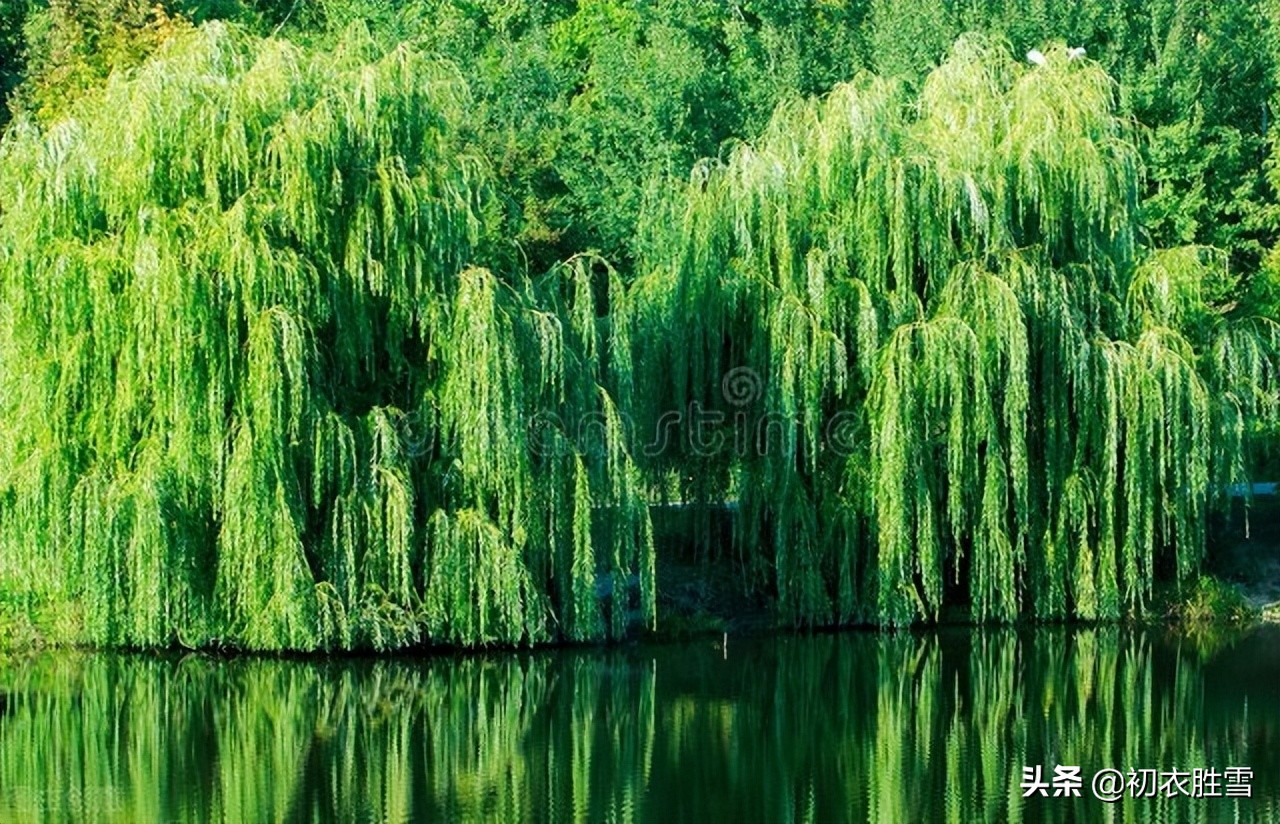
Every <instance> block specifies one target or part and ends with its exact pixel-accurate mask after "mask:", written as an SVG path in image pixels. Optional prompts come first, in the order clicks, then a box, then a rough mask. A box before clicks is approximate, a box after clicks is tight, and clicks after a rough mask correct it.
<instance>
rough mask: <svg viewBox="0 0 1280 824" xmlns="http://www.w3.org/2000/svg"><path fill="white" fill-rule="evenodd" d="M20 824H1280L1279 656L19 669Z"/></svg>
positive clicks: (9, 796) (1263, 634)
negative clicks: (1062, 776)
mask: <svg viewBox="0 0 1280 824" xmlns="http://www.w3.org/2000/svg"><path fill="white" fill-rule="evenodd" d="M1037 766H1039V767H1040V768H1041V770H1042V774H1041V777H1042V779H1043V782H1044V783H1045V784H1047V785H1048V786H1047V789H1046V795H1044V796H1041V795H1040V794H1039V793H1036V794H1034V795H1032V796H1031V797H1029V798H1024V797H1023V792H1024V781H1027V780H1029V779H1033V778H1034V777H1035V775H1034V768H1035V767H1037ZM1057 766H1075V767H1079V768H1080V776H1081V784H1080V796H1079V797H1074V796H1072V795H1064V796H1061V797H1055V796H1054V792H1055V784H1056V785H1057V789H1059V790H1062V791H1064V792H1070V789H1069V785H1070V783H1071V782H1069V781H1066V780H1059V781H1057V782H1055V781H1054V778H1055V767H1057ZM1028 767H1030V768H1032V771H1031V773H1030V774H1029V775H1028V774H1027V773H1024V768H1028ZM1235 768H1248V769H1251V770H1252V774H1251V776H1250V775H1249V774H1248V773H1244V772H1242V771H1239V770H1236V769H1235ZM1143 769H1146V770H1151V771H1154V772H1153V773H1149V774H1145V775H1144V774H1142V773H1140V772H1135V773H1134V777H1135V778H1136V779H1137V781H1135V782H1134V784H1133V785H1132V786H1128V785H1126V786H1125V787H1124V788H1123V789H1122V790H1121V794H1123V795H1124V797H1123V798H1121V799H1120V800H1119V801H1114V802H1105V801H1101V800H1099V799H1098V798H1097V797H1096V792H1095V787H1094V778H1095V776H1096V775H1097V774H1098V773H1099V772H1100V771H1104V770H1119V771H1121V775H1122V778H1123V779H1124V780H1125V781H1127V779H1129V778H1130V771H1138V770H1143ZM1228 770H1232V771H1231V772H1228ZM1174 771H1178V772H1176V773H1175V772H1174ZM1196 771H1200V772H1196ZM1210 771H1212V772H1210ZM1183 772H1185V773H1186V775H1185V776H1183ZM1171 773H1173V778H1172V779H1170V774H1171ZM1149 779H1154V781H1155V783H1156V784H1158V785H1164V784H1167V785H1168V786H1166V787H1165V788H1164V792H1163V793H1159V797H1154V798H1153V797H1150V796H1149V795H1148V792H1149V791H1153V792H1159V789H1160V788H1159V787H1158V786H1157V787H1151V786H1143V785H1142V784H1141V782H1142V781H1143V780H1149ZM1106 780H1107V781H1114V780H1115V779H1114V775H1113V774H1110V773H1108V779H1106ZM1101 789H1102V791H1103V794H1110V793H1111V792H1114V787H1112V788H1111V789H1110V792H1108V785H1104V786H1102V787H1101ZM1245 790H1248V791H1249V792H1250V796H1248V797H1243V796H1239V795H1235V794H1236V793H1241V792H1244V791H1245ZM1197 792H1198V794H1199V795H1201V796H1203V797H1191V794H1192V793H1197ZM1171 794H1172V795H1171ZM0 821H3V822H10V821H14V822H44V821H59V822H62V821H86V822H87V821H93V822H111V821H120V822H138V824H142V823H143V822H162V821H164V822H188V821H190V822H196V821H219V822H223V821H225V822H237V824H238V823H239V822H257V821H273V822H289V821H353V822H355V821H370V822H372V821H389V822H402V821H446V822H459V821H512V822H514V821H556V822H560V821H564V822H597V821H607V822H633V821H635V822H640V821H653V822H678V821H696V822H714V821H787V822H790V821H836V822H838V821H858V822H881V821H883V822H904V821H939V822H945V821H950V822H978V821H1013V822H1018V821H1028V822H1030V821H1046V822H1067V821H1117V822H1129V821H1161V822H1176V821H1192V822H1201V821H1203V822H1216V821H1242V822H1268V821H1280V628H1276V627H1261V628H1259V629H1256V630H1254V631H1252V632H1251V633H1249V634H1247V635H1245V636H1243V637H1239V638H1235V639H1233V640H1231V641H1230V642H1229V643H1228V642H1222V641H1215V640H1214V639H1205V638H1201V639H1194V638H1188V637H1180V636H1176V635H1167V634H1164V633H1162V632H1152V631H1136V630H1127V629H1122V628H1116V627H1109V628H1099V629H1071V630H1068V629H1061V628H1059V629H1046V630H1036V631H1014V630H953V631H937V632H928V633H898V634H873V633H844V634H831V635H815V636H774V637H768V638H757V639H742V640H737V639H734V638H732V637H731V638H729V639H728V644H727V646H722V644H721V642H720V640H719V639H716V640H714V641H711V640H707V641H699V642H696V643H688V644H673V645H663V646H639V645H638V646H631V647H624V648H614V649H607V650H568V651H566V650H550V651H540V652H525V653H502V654H497V653H494V654H485V655H469V656H432V657H422V658H413V659H410V658H396V659H378V660H370V659H354V658H341V659H321V660H316V659H310V660H306V659H304V660H287V659H285V660H282V659H263V658H250V657H243V658H219V657H212V656H205V655H188V656H185V657H178V656H159V657H157V656H154V655H109V654H88V653H68V652H58V653H50V654H43V655H36V656H33V657H28V658H22V659H20V660H17V661H14V660H12V659H11V660H9V661H7V662H5V663H3V664H2V665H0Z"/></svg>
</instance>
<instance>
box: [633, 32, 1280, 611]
mask: <svg viewBox="0 0 1280 824" xmlns="http://www.w3.org/2000/svg"><path fill="white" fill-rule="evenodd" d="M1116 96H1117V93H1116V88H1115V86H1114V84H1113V82H1112V81H1111V80H1110V79H1109V78H1108V77H1107V75H1106V74H1105V72H1104V71H1103V70H1102V69H1101V68H1100V67H1098V66H1097V65H1096V64H1094V63H1092V62H1090V61H1086V60H1069V59H1068V58H1067V55H1066V54H1065V52H1064V50H1062V49H1058V50H1051V51H1050V53H1049V56H1048V61H1047V64H1046V65H1044V66H1030V65H1025V64H1020V63H1018V62H1015V61H1014V60H1013V59H1012V58H1011V56H1010V55H1009V50H1008V48H1007V47H1003V46H1000V45H999V44H992V43H989V42H986V41H983V40H980V39H976V38H962V39H961V40H960V41H959V42H958V43H957V44H956V46H955V48H954V50H953V52H952V54H951V56H950V57H949V59H948V60H947V61H946V62H945V63H944V64H943V65H942V66H941V67H939V68H938V69H937V70H935V71H934V72H933V73H932V74H931V75H930V76H929V77H928V79H927V80H926V82H925V83H924V84H923V86H922V89H921V91H920V93H919V95H918V97H916V98H914V99H912V98H909V97H908V96H907V94H906V92H905V91H904V90H903V89H902V88H901V87H899V86H897V85H895V84H894V83H891V82H889V81H885V80H882V79H878V78H874V77H868V76H862V77H859V78H858V79H856V80H855V81H853V82H851V83H848V84H845V85H842V86H840V87H838V88H837V89H836V90H835V91H833V92H832V93H831V94H830V95H829V96H827V97H825V98H822V99H819V100H813V101H796V102H793V103H790V104H786V105H784V106H782V107H780V109H779V110H778V112H777V113H776V114H775V117H774V120H773V122H772V123H771V125H770V126H769V128H768V129H767V130H766V132H765V133H764V134H763V135H762V136H761V137H760V139H759V140H758V141H756V142H754V143H752V144H742V145H738V146H736V147H734V148H733V149H732V150H731V151H729V152H728V153H727V155H726V156H725V157H723V158H722V159H721V160H719V161H716V162H708V163H704V164H702V165H700V166H699V167H698V168H697V169H695V171H694V174H693V176H692V178H691V180H690V181H689V182H688V184H687V185H684V186H681V187H677V188H676V189H675V190H674V191H673V192H672V193H671V194H670V195H669V196H667V197H665V198H660V199H659V200H658V202H657V203H656V204H655V205H654V207H653V208H652V209H651V212H650V215H649V218H648V220H647V222H646V225H645V227H644V232H645V240H644V248H645V249H646V250H647V251H646V267H647V268H646V271H647V274H645V275H644V276H643V277H642V278H641V279H640V280H639V282H638V283H637V285H636V287H635V290H634V291H635V295H636V296H637V300H638V301H639V302H641V303H643V304H644V306H643V307H642V308H640V309H639V310H638V311H639V313H640V316H641V317H642V318H643V319H644V322H645V323H646V324H650V325H651V326H652V327H654V328H653V329H646V330H645V331H646V332H647V333H649V334H650V335H654V336H656V335H657V332H656V331H655V330H656V329H657V328H660V327H661V326H663V325H669V326H670V327H673V328H676V329H680V330H681V335H680V336H679V339H678V340H677V341H676V342H675V345H673V346H664V345H662V344H661V343H649V344H647V346H648V348H647V349H645V350H644V351H645V357H646V368H648V369H651V370H652V379H653V381H654V384H655V386H656V387H658V388H657V389H656V390H655V393H654V395H653V396H652V397H651V398H650V399H649V400H650V402H651V403H650V408H651V409H653V410H664V409H672V408H676V409H686V408H691V407H690V404H697V405H699V407H700V408H710V409H715V410H724V411H726V412H731V413H732V415H731V416H730V419H731V421H730V425H735V426H738V427H743V426H745V427H746V428H747V429H748V430H749V432H751V433H755V434H757V435H759V434H761V433H764V434H765V435H767V437H757V438H756V439H755V440H754V441H753V442H752V444H753V448H751V449H746V450H721V453H720V454H719V455H711V456H708V455H707V454H706V450H701V449H699V448H698V445H697V444H690V443H687V442H686V443H685V444H684V450H683V455H682V457H680V458H677V459H674V460H675V462H676V463H678V462H679V461H681V460H687V461H692V462H695V463H694V464H693V465H700V466H704V467H706V468H707V472H706V475H707V477H708V478H710V479H711V482H710V484H711V489H710V492H709V495H710V497H713V498H714V497H717V496H719V497H723V496H737V497H738V499H739V504H740V509H741V512H742V513H743V517H742V518H741V519H740V527H741V529H740V532H739V546H740V549H741V551H742V552H743V553H744V555H745V557H746V558H747V560H748V561H749V562H750V563H753V564H754V568H755V569H756V570H757V572H758V573H759V576H760V577H759V579H758V580H760V581H761V583H762V584H763V585H765V586H766V587H770V588H776V591H777V594H778V598H779V601H780V604H781V606H782V608H783V610H784V612H785V613H786V614H787V615H789V616H790V617H791V618H792V619H794V620H796V621H799V622H830V621H855V620H870V621H874V622H878V623H883V624H894V625H898V624H905V623H910V622H912V621H915V620H920V619H929V618H934V617H936V616H937V615H938V614H939V611H940V609H941V608H942V607H943V605H944V604H947V603H960V604H968V606H969V607H970V609H971V611H972V614H973V616H974V617H975V618H977V619H997V620H1000V619H1010V618H1013V617H1015V616H1017V615H1019V614H1022V613H1025V612H1030V613H1034V614H1035V615H1037V616H1040V617H1044V618H1053V617H1061V616H1067V615H1074V616H1077V617H1081V618H1087V619H1093V618H1114V617H1117V616H1119V615H1121V614H1124V613H1126V612H1131V611H1136V610H1140V609H1141V608H1142V606H1143V604H1144V603H1145V602H1146V600H1147V599H1148V597H1149V595H1150V591H1151V586H1152V581H1153V578H1154V576H1155V574H1156V572H1157V570H1158V569H1162V568H1164V567H1163V566H1162V565H1166V564H1167V565H1169V566H1170V567H1171V568H1174V569H1176V573H1177V575H1178V577H1180V578H1181V577H1185V576H1187V575H1189V574H1190V573H1191V572H1192V571H1193V570H1194V569H1195V568H1196V566H1197V564H1198V561H1199V558H1200V555H1201V553H1202V549H1203V545H1204V530H1205V518H1206V512H1207V510H1208V508H1209V507H1210V506H1212V505H1215V504H1220V503H1222V500H1221V498H1222V495H1221V491H1222V490H1223V489H1224V487H1225V485H1226V484H1227V483H1230V482H1235V481H1237V480H1239V479H1240V478H1241V475H1242V473H1243V467H1244V465H1245V463H1244V461H1243V455H1244V454H1245V450H1246V449H1247V443H1246V440H1247V433H1248V432H1249V431H1250V429H1251V426H1252V422H1254V421H1257V420H1258V419H1259V418H1265V417H1270V418H1272V419H1274V415H1275V411H1276V410H1275V403H1276V354H1277V352H1278V351H1280V350H1278V349H1277V348H1276V342H1277V341H1276V331H1275V328H1274V325H1273V324H1271V323H1269V322H1268V321H1265V320H1263V319H1258V318H1236V317H1230V318H1229V317H1228V315H1227V313H1226V308H1225V307H1223V306H1222V305H1221V302H1219V301H1216V300H1215V298H1216V297H1218V296H1219V295H1220V294H1225V293H1226V290H1217V291H1215V289H1214V287H1213V284H1222V283H1227V282H1229V281H1230V275H1229V273H1227V271H1226V268H1225V260H1224V258H1223V257H1222V256H1221V255H1219V254H1217V253H1215V252H1213V251H1211V250H1206V249H1199V248H1188V249H1175V250H1168V251H1151V250H1148V249H1145V248H1143V247H1142V246H1141V244H1140V242H1139V234H1140V233H1139V226H1138V222H1137V214H1136V197H1137V190H1138V182H1139V175H1140V168H1139V164H1138V160H1137V152H1136V149H1135V145H1134V139H1135V137H1134V134H1133V130H1132V128H1131V125H1130V124H1129V123H1128V122H1127V121H1126V120H1125V119H1124V118H1122V117H1120V116H1119V115H1118V114H1117V111H1116V109H1117V104H1116ZM742 369H749V370H752V372H753V374H754V375H755V376H756V378H757V379H758V383H759V391H756V392H753V393H751V395H750V397H747V398H743V397H739V396H735V395H733V394H732V393H730V392H729V391H727V383H726V384H725V385H724V387H725V388H724V391H721V390H722V381H721V376H722V375H726V374H734V373H735V371H736V370H742ZM667 373H669V377H668V376H667ZM657 414H660V412H658V411H655V412H654V415H657ZM779 430H780V431H781V434H780V436H777V437H775V436H774V435H776V434H777V433H778V432H779ZM667 460H668V461H671V459H667ZM668 465H669V463H668ZM704 490H705V487H704V488H699V489H694V490H693V492H694V493H695V494H702V493H704Z"/></svg>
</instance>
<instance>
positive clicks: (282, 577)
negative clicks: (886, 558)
mask: <svg viewBox="0 0 1280 824" xmlns="http://www.w3.org/2000/svg"><path fill="white" fill-rule="evenodd" d="M467 109H468V100H467V96H466V90H465V88H464V87H463V85H462V84H461V83H460V82H459V81H458V80H457V79H456V78H455V76H454V75H453V74H452V73H451V72H450V71H449V70H448V68H447V67H444V66H441V65H438V64H437V63H436V62H435V61H433V60H431V59H429V58H428V57H426V56H424V55H422V54H419V53H416V52H415V51H414V50H412V49H410V48H407V47H400V48H397V49H394V50H392V51H389V52H381V51H379V50H377V49H376V48H375V47H374V46H373V45H372V43H371V41H370V39H369V38H368V36H367V35H363V34H362V33H361V32H358V31H356V32H353V33H352V34H351V35H350V36H349V37H348V38H347V39H346V41H345V43H344V44H343V45H342V47H341V48H339V49H338V51H337V52H336V53H332V54H312V53H309V52H307V51H305V50H301V49H299V48H297V47H294V46H292V45H290V44H288V43H285V42H281V41H277V40H266V41H261V40H255V39H252V38H249V37H246V36H244V35H242V34H241V33H238V32H237V31H235V30H233V29H228V28H226V27H222V26H218V25H210V26H206V27H204V28H202V29H200V30H198V31H196V32H194V33H192V34H191V35H189V36H187V37H184V38H182V39H180V40H179V41H178V42H175V43H173V44H171V45H170V46H169V47H167V48H166V49H164V50H163V51H162V52H161V53H160V54H159V56H158V57H157V58H156V59H154V60H152V61H151V62H149V63H148V64H147V65H145V66H143V67H141V68H140V69H138V70H137V71H136V72H133V73H131V74H129V75H117V76H114V77H113V78H112V79H111V81H110V82H109V83H108V85H107V86H106V88H105V90H103V91H102V92H101V93H96V94H93V95H90V96H88V97H87V98H86V99H85V100H83V101H79V102H77V103H76V105H75V106H74V107H73V110H72V112H71V114H70V116H69V117H68V118H67V119H64V120H62V121H61V122H59V123H57V124H55V125H53V126H51V127H49V128H48V129H44V130H42V129H40V128H38V127H36V126H35V125H32V124H29V123H15V124H14V125H13V126H12V127H11V128H10V130H9V132H8V133H7V136H6V138H5V141H4V143H3V146H2V149H0V155H2V156H0V352H2V353H3V354H0V431H2V435H0V442H2V443H3V446H0V490H3V494H2V495H0V582H2V583H3V585H4V586H5V587H6V589H7V590H8V591H10V592H11V593H16V594H17V597H19V598H20V599H22V601H23V603H25V604H26V605H27V606H28V608H29V609H30V610H31V611H32V612H33V613H40V614H48V615H54V616H56V618H57V621H58V624H59V626H63V627H66V628H68V629H67V635H68V637H70V638H74V639H77V640H83V641H88V642H92V643H98V644H112V645H145V646H149V645H165V644H170V643H174V642H181V643H184V644H190V645H201V644H207V643H214V642H217V643H223V644H230V645H235V646H241V647H246V648H253V649H274V648H293V649H311V648H317V647H324V648H329V647H341V648H352V647H363V646H374V647H378V648H389V647H396V646H402V645H406V644H410V643H416V642H423V641H430V642H447V643H458V644H476V643H488V642H503V643H520V642H532V641H537V640H542V639H548V638H570V639H594V638H602V637H606V636H609V635H617V634H620V633H621V632H622V631H624V629H625V628H626V626H627V624H628V622H629V621H631V620H633V619H634V618H636V617H637V615H638V616H639V617H640V618H641V619H642V620H645V621H649V620H651V619H652V612H653V604H652V598H651V595H650V593H651V589H652V539H651V533H650V528H649V521H648V513H647V509H646V508H645V507H644V505H643V501H642V497H641V496H640V495H639V484H640V478H639V476H638V474H637V472H636V469H635V467H634V466H633V465H632V462H631V460H630V457H629V455H628V453H627V451H626V447H625V443H624V439H623V430H622V423H621V422H622V420H624V417H625V410H626V404H627V403H628V398H629V397H630V393H631V388H630V387H631V375H630V372H631V366H630V342H629V339H628V320H627V317H626V312H625V306H624V302H623V300H622V297H621V295H622V287H621V284H620V281H619V278H618V276H617V274H616V273H614V272H613V271H612V270H610V269H609V268H608V267H607V266H605V265H604V264H603V263H602V262H600V261H598V260H595V259H591V258H579V259H575V260H572V261H569V262H567V263H566V264H564V265H562V266H559V267H557V268H556V269H555V270H554V271H552V272H549V273H547V274H546V275H544V276H541V277H537V278H531V277H528V276H525V275H515V276H504V275H503V274H501V273H496V272H494V271H491V270H490V269H486V268H479V266H480V265H482V264H484V263H485V262H486V261H487V260H492V259H494V257H493V255H492V247H493V245H494V243H493V239H492V237H491V235H492V234H493V230H492V227H493V225H494V221H493V213H494V208H495V195H494V192H493V187H492V185H491V184H490V182H489V178H488V174H487V172H486V167H485V164H484V163H483V162H482V160H481V159H479V158H476V157H474V156H472V155H470V154H468V152H467V151H466V145H465V140H464V139H463V136H462V131H463V129H464V128H465V123H466V117H467V115H468V111H467ZM606 310H607V316H606ZM620 405H621V407H620ZM535 412H541V413H544V414H542V416H541V418H540V419H539V420H540V421H541V424H542V425H541V426H540V428H538V429H537V431H536V433H535V432H534V430H533V429H531V427H530V426H529V425H528V422H529V420H530V419H532V418H533V417H535ZM584 419H590V420H592V421H596V422H598V425H597V426H595V427H593V428H592V429H591V433H592V435H593V436H594V437H593V439H592V440H591V442H590V443H585V442H584V441H583V439H582V438H581V437H579V431H578V428H575V427H576V425H577V424H578V423H579V422H580V421H582V420H584ZM534 434H536V435H537V437H536V439H535V438H534ZM600 547H604V549H600ZM636 581H638V585H636V584H635V582H636ZM605 583H607V584H608V585H607V586H606V585H604V584H605ZM605 591H608V592H611V593H612V595H611V596H610V597H609V598H608V599H605V598H604V597H602V592H605Z"/></svg>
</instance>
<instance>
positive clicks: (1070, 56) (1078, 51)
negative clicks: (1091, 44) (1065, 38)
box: [1067, 46, 1084, 60]
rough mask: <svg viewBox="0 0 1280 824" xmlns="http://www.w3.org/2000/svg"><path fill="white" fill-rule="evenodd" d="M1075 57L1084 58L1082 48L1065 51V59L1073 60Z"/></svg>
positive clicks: (1076, 47) (1074, 47)
mask: <svg viewBox="0 0 1280 824" xmlns="http://www.w3.org/2000/svg"><path fill="white" fill-rule="evenodd" d="M1077 57H1084V46H1073V47H1071V48H1069V49H1067V59H1068V60H1075V59H1076V58H1077Z"/></svg>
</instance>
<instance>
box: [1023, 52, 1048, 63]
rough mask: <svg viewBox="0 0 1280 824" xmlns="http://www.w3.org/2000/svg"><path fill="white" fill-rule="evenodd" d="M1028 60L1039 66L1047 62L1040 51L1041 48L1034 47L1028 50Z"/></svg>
mask: <svg viewBox="0 0 1280 824" xmlns="http://www.w3.org/2000/svg"><path fill="white" fill-rule="evenodd" d="M1027 60H1028V61H1030V62H1032V63H1035V64H1036V65H1037V66H1043V65H1044V64H1045V59H1044V55H1043V54H1041V53H1040V50H1039V49H1032V50H1031V51H1029V52H1027Z"/></svg>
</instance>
